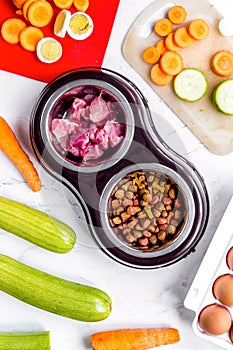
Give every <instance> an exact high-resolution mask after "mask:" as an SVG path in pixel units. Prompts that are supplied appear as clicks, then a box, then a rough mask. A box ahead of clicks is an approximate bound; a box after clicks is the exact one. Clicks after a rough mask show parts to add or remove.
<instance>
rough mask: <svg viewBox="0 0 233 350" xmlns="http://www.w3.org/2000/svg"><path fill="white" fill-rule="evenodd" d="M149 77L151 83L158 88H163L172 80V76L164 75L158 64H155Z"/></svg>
mask: <svg viewBox="0 0 233 350" xmlns="http://www.w3.org/2000/svg"><path fill="white" fill-rule="evenodd" d="M150 77H151V80H152V81H153V83H154V84H156V85H158V86H165V85H167V84H168V83H170V81H171V80H172V78H173V75H169V74H166V73H164V72H163V71H162V70H161V68H160V66H159V64H158V63H156V64H155V65H154V66H153V67H152V68H151V71H150Z"/></svg>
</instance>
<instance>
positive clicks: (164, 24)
mask: <svg viewBox="0 0 233 350" xmlns="http://www.w3.org/2000/svg"><path fill="white" fill-rule="evenodd" d="M154 31H155V33H156V34H157V35H159V36H167V35H168V34H169V33H171V32H172V22H171V21H170V20H169V19H167V18H161V19H159V20H158V21H157V22H156V23H155V25H154Z"/></svg>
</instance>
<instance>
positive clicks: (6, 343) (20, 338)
mask: <svg viewBox="0 0 233 350" xmlns="http://www.w3.org/2000/svg"><path fill="white" fill-rule="evenodd" d="M0 349H1V350H50V334H49V332H30V333H18V332H17V333H16V332H4V333H0Z"/></svg>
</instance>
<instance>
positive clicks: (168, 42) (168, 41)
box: [165, 32, 180, 52]
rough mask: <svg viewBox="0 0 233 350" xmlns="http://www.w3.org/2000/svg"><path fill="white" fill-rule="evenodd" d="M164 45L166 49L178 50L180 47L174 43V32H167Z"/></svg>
mask: <svg viewBox="0 0 233 350" xmlns="http://www.w3.org/2000/svg"><path fill="white" fill-rule="evenodd" d="M165 47H166V49H167V50H168V51H174V52H176V51H179V50H180V47H179V46H178V45H176V43H175V42H174V33H173V32H172V33H170V34H168V36H167V37H166V38H165Z"/></svg>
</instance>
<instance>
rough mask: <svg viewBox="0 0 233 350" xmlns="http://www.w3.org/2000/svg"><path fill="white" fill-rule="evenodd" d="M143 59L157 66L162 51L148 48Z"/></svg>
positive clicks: (152, 47)
mask: <svg viewBox="0 0 233 350" xmlns="http://www.w3.org/2000/svg"><path fill="white" fill-rule="evenodd" d="M142 59H143V61H144V62H146V63H149V64H155V63H156V62H158V60H159V59H160V51H159V49H158V48H156V47H154V46H149V47H147V48H146V49H145V50H144V51H143V53H142Z"/></svg>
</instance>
